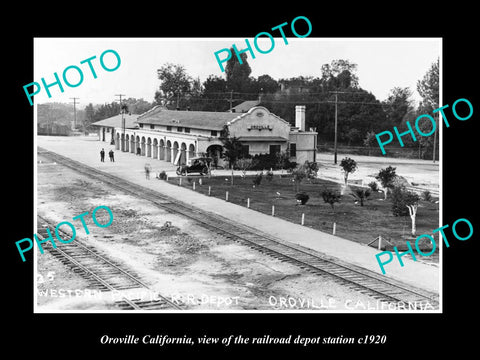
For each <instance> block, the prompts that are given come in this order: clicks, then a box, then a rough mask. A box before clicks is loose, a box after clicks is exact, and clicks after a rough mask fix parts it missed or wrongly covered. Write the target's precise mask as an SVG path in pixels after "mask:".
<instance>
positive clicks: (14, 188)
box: [2, 2, 480, 358]
mask: <svg viewBox="0 0 480 360" xmlns="http://www.w3.org/2000/svg"><path fill="white" fill-rule="evenodd" d="M178 5H180V4H177V5H176V6H175V8H174V9H169V8H168V7H166V6H164V5H162V4H160V3H159V4H152V3H150V4H148V3H147V4H144V5H141V4H127V5H123V6H122V5H120V6H118V7H115V8H113V4H112V7H110V8H108V9H106V10H105V11H104V10H98V9H97V8H96V7H92V6H91V5H84V6H81V4H75V5H72V7H70V6H69V7H68V10H67V8H64V9H63V10H62V12H61V13H60V14H61V15H58V13H57V15H55V12H51V10H50V9H46V8H45V7H43V8H42V9H40V10H38V9H32V8H29V9H28V12H27V11H21V12H20V14H22V15H21V18H20V19H17V20H18V23H19V24H20V25H18V26H17V27H15V28H14V29H13V30H12V29H4V33H5V34H12V35H11V36H10V37H9V38H8V40H7V48H8V49H9V51H12V52H11V53H10V55H9V56H6V55H4V56H5V57H7V65H4V71H5V73H7V74H8V76H7V81H8V82H7V84H8V86H7V89H8V94H7V95H8V96H7V99H12V98H13V100H14V101H13V106H12V107H11V110H9V111H8V114H9V116H8V118H6V117H4V123H3V125H4V126H3V129H4V131H5V130H7V131H8V132H9V133H10V134H9V135H7V134H4V138H6V141H7V147H6V148H5V149H7V151H6V152H4V159H6V165H5V168H4V169H6V170H7V171H5V172H4V176H5V177H6V178H7V184H8V186H7V187H6V188H5V189H4V191H5V192H6V199H7V200H6V201H4V204H5V205H6V208H7V211H6V212H5V213H6V214H7V221H6V224H5V225H6V226H4V229H6V236H5V239H4V240H5V246H6V250H7V251H6V257H7V260H8V264H9V265H10V266H9V267H8V268H7V269H6V270H4V278H5V279H6V280H7V283H6V285H5V286H7V290H8V291H5V292H3V293H4V294H5V295H4V298H5V299H8V300H9V301H8V302H9V303H10V304H9V305H8V308H7V310H6V312H7V314H6V316H9V317H8V322H7V323H8V325H7V326H6V328H7V334H8V335H7V336H8V338H7V339H6V340H7V341H6V344H7V346H8V347H11V348H12V350H13V349H16V350H17V351H18V350H21V349H25V345H27V344H28V347H29V348H30V347H31V349H32V350H34V351H39V352H40V351H42V352H43V351H44V352H45V354H47V356H51V357H53V358H55V357H60V356H62V355H61V354H62V351H63V350H70V351H72V352H74V353H85V354H90V355H94V356H96V355H97V354H101V353H104V354H109V355H116V354H125V353H130V352H131V353H132V354H133V353H135V354H138V353H141V352H143V350H149V351H152V352H153V353H154V354H156V355H157V356H158V355H160V356H162V355H164V354H165V353H166V352H171V353H175V354H176V355H179V354H180V353H181V352H184V351H185V352H194V353H200V352H201V351H209V352H214V351H215V352H221V353H223V354H225V355H227V354H230V353H232V352H236V353H238V352H240V351H245V352H249V353H252V354H254V353H257V352H259V351H262V352H264V353H265V352H266V353H269V355H270V356H271V355H274V354H285V353H286V352H289V351H293V352H295V353H296V354H299V355H302V354H305V353H306V352H309V353H313V352H314V353H317V354H326V353H327V352H333V353H335V354H340V352H342V351H344V350H347V351H348V350H353V351H354V352H355V353H356V354H360V352H362V353H363V352H366V353H371V352H377V351H378V352H379V353H382V354H383V355H384V356H388V355H390V354H393V353H394V352H393V351H396V350H397V351H401V352H404V354H405V355H407V354H412V355H413V354H420V353H425V354H430V355H432V354H433V350H434V349H437V350H438V349H443V348H445V349H446V348H450V347H453V346H455V347H457V346H461V348H462V350H467V348H471V347H473V346H474V344H475V342H474V340H475V338H474V332H473V331H472V330H471V328H469V327H467V324H469V322H468V321H465V320H466V319H469V318H470V317H471V314H473V313H475V310H476V309H475V305H476V304H475V300H474V299H475V293H474V291H475V287H476V286H475V278H474V274H475V256H476V253H478V252H477V251H475V250H478V245H477V242H478V241H477V240H476V238H477V237H478V234H479V231H480V230H478V229H477V228H478V224H479V222H478V215H477V214H476V213H475V212H474V211H473V209H472V208H468V207H467V206H466V205H465V203H466V202H467V201H468V203H471V204H473V203H475V202H476V199H477V198H478V191H476V190H475V187H474V186H475V184H476V181H475V179H474V178H475V175H474V171H475V168H476V166H475V163H476V162H475V160H476V156H475V152H474V144H475V138H476V131H475V130H476V128H477V127H478V125H477V120H476V117H477V114H478V112H477V111H479V110H477V106H478V104H479V101H478V90H477V93H474V92H473V85H474V84H475V83H478V81H476V80H478V75H477V74H478V69H477V68H476V66H475V65H476V58H477V57H476V56H475V50H476V47H475V44H476V43H477V42H478V41H477V38H476V37H475V36H474V33H475V32H474V28H475V25H476V24H477V23H476V22H475V19H474V18H473V14H474V13H475V8H474V6H473V4H472V5H462V4H460V3H456V4H454V5H452V6H451V7H450V8H449V9H448V11H447V10H444V9H442V6H443V5H440V4H436V5H433V6H435V7H438V8H437V9H435V8H432V7H430V8H425V9H422V8H421V7H419V6H418V4H416V5H410V4H406V3H404V2H402V3H399V4H396V3H395V4H394V3H389V4H383V5H382V6H381V7H380V8H377V7H376V6H375V5H373V4H372V5H370V4H369V3H368V4H367V3H362V4H357V5H355V6H351V5H350V4H334V5H332V6H331V7H328V6H326V5H325V4H323V3H318V4H315V6H314V7H313V9H312V10H310V9H306V8H305V6H304V5H301V4H295V3H289V4H285V3H283V4H282V3H276V4H275V5H267V6H266V9H265V10H261V9H258V8H257V7H252V6H251V5H247V4H240V3H232V4H226V3H223V4H222V5H221V7H215V6H214V5H208V4H198V7H199V8H198V9H193V8H192V6H191V5H190V4H188V3H185V4H183V6H178ZM257 5H258V4H257ZM287 5H288V6H287ZM136 8H138V9H136ZM277 9H280V11H277V12H275V11H274V10H277ZM300 15H302V16H306V17H308V18H309V19H310V21H311V23H312V25H313V31H312V34H311V35H310V37H442V38H443V103H444V104H452V103H453V102H454V101H455V100H457V99H458V98H467V99H468V100H470V102H471V103H472V104H473V107H474V115H473V117H472V118H471V119H469V120H468V121H464V122H460V121H457V120H453V121H451V122H450V124H451V126H450V128H448V129H445V128H444V130H445V131H444V136H443V144H444V147H443V160H444V162H443V173H444V177H443V186H444V193H443V199H444V203H443V209H444V213H443V215H444V217H443V219H444V221H443V223H444V224H452V223H453V222H454V221H455V220H456V219H458V218H467V219H469V220H470V221H471V222H472V223H473V225H474V229H475V232H474V236H473V237H472V238H471V239H470V240H468V241H465V242H460V241H456V240H453V241H451V242H450V244H451V247H450V248H448V249H444V268H443V274H444V288H443V290H444V313H443V314H420V315H417V314H402V315H400V314H298V315H297V314H121V315H120V314H33V301H32V297H33V290H32V289H33V278H32V273H33V257H30V258H29V257H28V256H27V261H26V263H22V262H21V260H20V259H19V257H18V252H17V249H16V247H15V245H14V242H15V241H17V240H19V239H22V238H24V237H30V236H31V235H32V234H33V232H34V231H33V181H32V180H31V179H33V167H32V166H31V164H33V151H34V149H33V110H32V107H30V106H29V104H28V102H27V101H26V98H25V94H24V92H23V85H25V84H27V83H30V82H31V81H33V38H34V37H50V36H51V37H84V36H87V37H132V36H135V37H177V36H188V37H242V38H252V37H254V36H255V35H256V34H257V33H259V32H261V31H266V30H267V29H269V28H271V27H273V26H276V25H279V24H281V23H283V22H285V21H287V22H290V21H291V20H292V19H293V18H295V17H296V16H300ZM62 19H63V20H62ZM2 26H6V25H5V24H4V25H2ZM7 30H9V31H7ZM15 30H18V31H15ZM7 67H8V68H7ZM12 93H13V97H12V96H11V95H12ZM7 104H10V101H8V102H7ZM479 109H480V108H479ZM10 291H12V293H11V296H10V295H7V294H10ZM11 308H13V309H11ZM10 309H11V310H10ZM472 325H474V324H472ZM474 326H475V325H474ZM104 334H109V335H112V336H124V335H127V334H135V335H136V336H140V337H141V336H142V335H144V334H168V335H169V336H175V335H177V336H183V335H184V334H187V335H190V336H192V337H194V336H197V335H198V336H201V335H203V334H207V335H209V336H216V337H222V336H228V335H231V334H234V335H238V334H242V335H243V336H261V335H263V334H270V335H272V336H288V335H290V334H293V335H294V336H295V335H297V334H302V335H304V336H311V337H317V336H339V335H343V336H344V337H346V336H362V335H365V334H379V335H382V334H385V335H387V337H388V341H387V344H385V345H375V346H351V345H349V346H339V345H334V346H333V345H330V346H328V347H327V346H317V347H314V346H310V347H307V348H302V347H298V346H295V347H292V346H290V347H287V346H261V347H259V346H242V347H240V346H236V347H229V348H224V347H221V346H216V347H214V346H209V347H200V346H193V347H169V348H168V349H167V348H161V347H158V346H155V345H149V346H142V345H140V344H139V345H135V346H126V345H116V346H106V345H100V343H99V338H100V337H101V336H102V335H104ZM22 345H23V346H22ZM63 354H65V353H63ZM34 356H35V354H34Z"/></svg>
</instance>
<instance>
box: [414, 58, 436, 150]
mask: <svg viewBox="0 0 480 360" xmlns="http://www.w3.org/2000/svg"><path fill="white" fill-rule="evenodd" d="M439 61H440V59H437V61H436V62H434V63H433V64H432V65H431V66H430V69H429V70H428V71H427V73H426V74H425V76H424V77H423V79H422V80H419V81H417V91H418V93H419V94H420V96H421V97H422V101H421V102H420V105H419V107H418V114H417V116H418V115H421V114H429V113H432V112H433V110H435V109H437V108H438V107H439V102H440V90H439V82H440V78H439V64H440V63H439ZM438 118H439V115H438V113H437V114H434V119H435V122H436V123H437V124H438ZM424 123H425V122H424ZM426 126H428V125H425V124H421V125H420V127H421V130H422V131H424V132H425V133H426V132H428V130H427V131H425V129H424V128H425V127H426ZM437 131H438V126H437V127H436V129H435V135H434V136H433V139H432V137H430V136H428V137H424V136H421V137H420V139H419V141H418V147H419V155H420V156H422V155H425V154H426V152H427V151H429V150H430V149H433V150H434V151H437V150H438V148H439V142H437V141H436V139H437ZM435 142H436V144H435V146H433V144H434V143H435ZM422 147H423V149H424V154H421V153H420V149H421V148H422ZM422 157H424V156H422Z"/></svg>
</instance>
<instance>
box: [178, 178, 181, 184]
mask: <svg viewBox="0 0 480 360" xmlns="http://www.w3.org/2000/svg"><path fill="white" fill-rule="evenodd" d="M178 186H182V178H180V180H179V181H178Z"/></svg>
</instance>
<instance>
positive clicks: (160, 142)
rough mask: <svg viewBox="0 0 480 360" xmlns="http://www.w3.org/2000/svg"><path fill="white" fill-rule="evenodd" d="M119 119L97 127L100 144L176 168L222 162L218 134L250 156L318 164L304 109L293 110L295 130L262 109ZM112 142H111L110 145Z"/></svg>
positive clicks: (158, 111) (158, 112) (159, 110)
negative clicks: (203, 159) (205, 159)
mask: <svg viewBox="0 0 480 360" xmlns="http://www.w3.org/2000/svg"><path fill="white" fill-rule="evenodd" d="M123 119H124V120H122V115H116V116H114V117H111V118H108V119H105V120H101V121H98V122H96V123H93V125H95V126H97V127H98V128H99V131H98V134H99V140H100V141H104V142H108V143H110V144H115V148H116V149H117V150H120V151H123V152H130V153H135V154H137V155H141V156H146V157H149V158H153V159H158V160H163V161H169V162H171V163H173V164H175V165H179V164H180V165H181V164H189V159H190V158H192V157H196V156H210V157H212V158H216V159H218V165H220V166H222V165H223V160H222V159H221V155H222V152H223V151H224V149H223V144H222V142H221V140H220V134H221V132H222V130H224V128H225V127H226V128H228V132H229V136H231V137H236V138H238V140H239V141H240V142H241V143H242V146H243V147H244V151H245V152H246V153H248V154H250V155H252V156H253V155H256V154H272V153H279V152H287V153H288V154H289V155H290V160H292V161H296V162H297V163H304V162H305V161H306V160H308V161H316V148H317V133H316V132H315V131H313V130H312V129H310V131H306V130H305V106H304V105H297V106H296V108H295V126H292V125H290V124H289V123H288V122H287V121H285V120H283V119H281V118H280V117H278V116H277V115H275V114H272V113H271V112H270V111H269V110H268V109H266V108H265V107H263V106H254V107H252V108H250V110H248V111H247V112H244V113H236V112H208V111H182V110H167V109H166V108H165V107H163V106H156V107H154V108H153V109H151V110H149V111H147V112H145V113H143V114H141V115H128V114H125V115H123ZM112 140H113V141H112Z"/></svg>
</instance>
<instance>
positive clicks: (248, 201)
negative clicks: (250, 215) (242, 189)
mask: <svg viewBox="0 0 480 360" xmlns="http://www.w3.org/2000/svg"><path fill="white" fill-rule="evenodd" d="M247 209H250V198H247Z"/></svg>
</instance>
